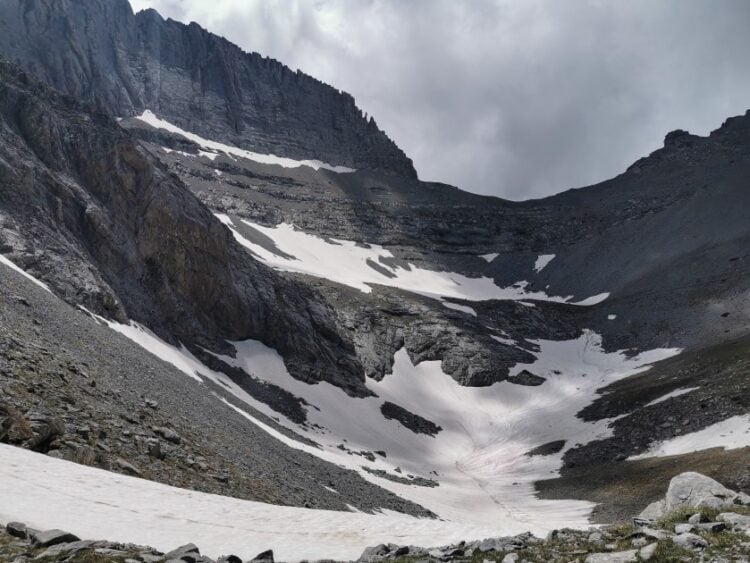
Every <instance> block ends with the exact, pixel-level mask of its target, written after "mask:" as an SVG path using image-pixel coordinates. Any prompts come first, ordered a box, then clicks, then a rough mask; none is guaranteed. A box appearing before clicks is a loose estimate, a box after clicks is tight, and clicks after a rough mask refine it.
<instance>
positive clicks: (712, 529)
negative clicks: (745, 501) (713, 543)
mask: <svg viewBox="0 0 750 563" xmlns="http://www.w3.org/2000/svg"><path fill="white" fill-rule="evenodd" d="M697 527H698V528H699V529H701V530H703V531H704V532H709V533H711V534H718V533H719V532H723V531H724V530H726V529H727V525H726V524H725V523H724V522H706V523H705V524H698V526H697Z"/></svg>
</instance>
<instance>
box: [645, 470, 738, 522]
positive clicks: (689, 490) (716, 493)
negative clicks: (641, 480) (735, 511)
mask: <svg viewBox="0 0 750 563" xmlns="http://www.w3.org/2000/svg"><path fill="white" fill-rule="evenodd" d="M743 501H744V497H743V496H742V495H740V494H738V493H735V492H734V491H731V490H729V489H727V488H726V487H724V486H723V485H722V484H721V483H719V482H718V481H714V480H713V479H711V478H710V477H706V476H705V475H701V474H700V473H695V472H692V471H689V472H686V473H681V474H679V475H677V476H676V477H673V478H672V480H671V481H670V482H669V488H668V489H667V494H666V496H665V497H664V499H663V500H659V501H656V502H654V503H651V504H650V505H648V506H647V507H646V508H645V509H644V511H643V512H641V514H640V518H649V519H656V518H661V517H662V516H665V515H666V514H669V513H670V512H674V511H675V510H680V509H684V508H702V507H705V508H713V509H722V508H729V507H731V506H732V505H734V504H736V503H741V502H743Z"/></svg>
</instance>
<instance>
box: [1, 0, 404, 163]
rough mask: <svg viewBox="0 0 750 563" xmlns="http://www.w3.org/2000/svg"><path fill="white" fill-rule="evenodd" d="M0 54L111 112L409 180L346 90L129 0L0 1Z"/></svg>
mask: <svg viewBox="0 0 750 563" xmlns="http://www.w3.org/2000/svg"><path fill="white" fill-rule="evenodd" d="M0 52H2V53H3V54H4V55H5V56H6V57H8V58H9V59H10V60H11V61H12V62H15V63H17V64H19V65H20V66H21V67H22V68H24V69H25V70H27V71H30V72H32V73H33V74H34V75H35V76H37V77H39V78H41V79H42V80H43V81H45V82H47V83H48V84H50V85H51V86H53V87H54V88H56V89H58V90H61V91H63V92H65V93H67V94H70V95H72V96H74V97H76V98H77V99H79V100H84V101H88V102H92V103H95V104H97V105H99V106H101V107H102V108H103V109H105V110H106V111H108V112H109V113H110V114H112V115H114V116H119V117H127V116H134V115H139V114H141V113H142V112H143V111H144V110H146V109H149V110H152V111H153V112H154V113H156V114H158V115H159V116H161V117H163V118H165V119H167V120H169V121H171V122H173V123H175V124H177V125H179V126H180V127H182V128H184V129H186V130H190V131H193V132H195V133H197V134H199V135H201V136H203V137H206V138H210V139H213V140H217V141H221V142H224V143H229V144H234V145H237V146H239V147H241V148H245V149H249V150H253V151H257V152H260V153H268V154H276V155H278V156H285V157H290V158H297V159H317V160H322V161H324V162H329V163H330V164H333V165H342V166H348V167H351V168H357V169H370V170H377V171H381V172H385V173H388V174H394V175H398V176H406V177H416V172H415V170H414V166H413V164H412V162H411V160H410V159H409V158H408V157H407V156H406V155H405V154H404V153H403V151H401V149H399V148H398V147H397V146H396V144H395V143H394V142H393V141H392V140H391V139H389V138H388V136H387V135H386V134H385V133H384V132H383V131H382V130H380V129H379V128H378V127H377V126H376V125H375V123H374V121H372V120H368V119H367V118H366V117H365V116H364V114H363V112H362V111H361V110H360V109H359V108H358V107H357V105H356V103H355V101H354V98H353V97H352V96H351V95H349V94H347V93H345V92H341V91H339V90H338V89H336V88H333V87H331V86H329V85H327V84H324V83H323V82H321V81H320V80H317V79H315V78H313V77H311V76H308V75H306V74H304V73H302V72H300V71H293V70H291V69H290V68H289V67H287V66H285V65H283V64H282V63H280V62H278V61H276V60H274V59H270V58H267V57H263V56H261V55H259V54H258V53H246V52H244V51H243V50H242V49H240V48H239V47H238V46H236V45H234V44H232V43H230V42H229V41H227V40H225V39H223V38H222V37H219V36H217V35H214V34H212V33H210V32H208V31H207V30H205V29H203V28H202V27H200V26H199V25H198V24H196V23H191V24H189V25H184V24H182V23H179V22H176V21H174V20H164V19H163V18H162V17H161V16H160V15H159V14H158V13H157V12H156V11H154V10H144V11H141V12H138V13H137V14H134V13H133V11H132V9H131V7H130V4H129V3H128V2H127V0H117V1H113V2H110V1H105V0H82V1H79V2H71V1H70V0H40V1H38V2H27V1H24V0H9V1H6V2H3V3H2V4H0Z"/></svg>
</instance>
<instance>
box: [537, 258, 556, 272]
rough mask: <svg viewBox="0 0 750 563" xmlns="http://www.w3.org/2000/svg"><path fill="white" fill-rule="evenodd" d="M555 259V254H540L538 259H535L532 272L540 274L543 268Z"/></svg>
mask: <svg viewBox="0 0 750 563" xmlns="http://www.w3.org/2000/svg"><path fill="white" fill-rule="evenodd" d="M554 257H555V254H540V255H539V257H538V258H537V259H536V262H534V271H535V272H536V273H537V274H538V273H539V272H541V271H542V270H543V269H544V267H545V266H546V265H547V264H549V263H550V262H552V259H553V258H554Z"/></svg>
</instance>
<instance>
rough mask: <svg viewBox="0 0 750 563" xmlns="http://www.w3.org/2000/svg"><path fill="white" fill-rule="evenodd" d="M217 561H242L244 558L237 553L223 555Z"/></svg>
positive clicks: (223, 562) (239, 562) (231, 562)
mask: <svg viewBox="0 0 750 563" xmlns="http://www.w3.org/2000/svg"><path fill="white" fill-rule="evenodd" d="M216 563H242V559H240V558H239V557H237V556H236V555H222V556H221V557H219V558H218V559H217V560H216Z"/></svg>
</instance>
